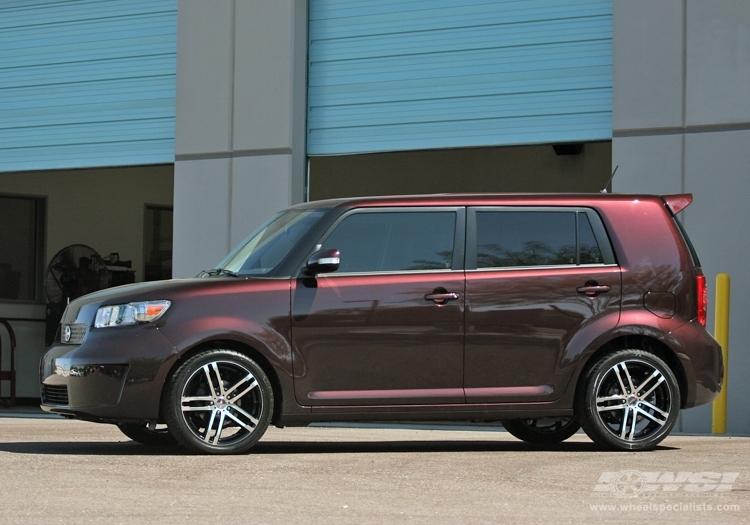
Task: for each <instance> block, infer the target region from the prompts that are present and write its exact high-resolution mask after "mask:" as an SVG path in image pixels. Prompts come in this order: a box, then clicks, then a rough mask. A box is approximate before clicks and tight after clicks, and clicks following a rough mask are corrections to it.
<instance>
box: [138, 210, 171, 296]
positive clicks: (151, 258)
mask: <svg viewBox="0 0 750 525" xmlns="http://www.w3.org/2000/svg"><path fill="white" fill-rule="evenodd" d="M172 213H173V212H172V207H171V206H153V205H150V204H147V205H146V214H145V216H144V220H143V224H144V231H143V259H144V263H145V264H144V266H145V268H144V271H143V280H144V281H159V280H161V279H171V278H172Z"/></svg>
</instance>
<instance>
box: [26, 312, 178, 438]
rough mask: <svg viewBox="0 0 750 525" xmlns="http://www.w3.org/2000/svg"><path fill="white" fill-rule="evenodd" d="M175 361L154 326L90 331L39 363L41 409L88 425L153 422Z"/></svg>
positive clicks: (54, 348)
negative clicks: (93, 422) (165, 383)
mask: <svg viewBox="0 0 750 525" xmlns="http://www.w3.org/2000/svg"><path fill="white" fill-rule="evenodd" d="M176 357H177V352H176V350H175V348H174V346H173V345H172V344H171V343H170V342H169V341H168V340H167V339H166V338H165V337H164V336H163V335H162V334H161V333H160V331H159V330H158V329H157V328H156V327H154V326H153V325H136V326H129V327H116V328H105V329H100V330H92V331H91V332H90V333H88V334H87V335H86V337H85V339H84V341H83V343H82V344H81V345H77V346H76V345H67V344H56V345H54V346H52V347H51V348H50V349H49V350H48V351H47V353H46V354H45V355H44V357H43V358H42V362H41V365H40V380H41V396H42V405H41V406H42V409H43V410H45V411H47V412H53V413H56V414H63V415H67V416H73V417H76V418H78V419H85V420H89V421H101V422H110V423H121V422H128V421H143V420H156V419H158V416H159V403H160V398H161V390H162V386H163V384H164V380H165V378H166V374H167V372H168V370H169V368H170V367H171V364H172V363H173V362H174V360H175V359H176Z"/></svg>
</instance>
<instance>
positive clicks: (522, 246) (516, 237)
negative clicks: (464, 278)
mask: <svg viewBox="0 0 750 525" xmlns="http://www.w3.org/2000/svg"><path fill="white" fill-rule="evenodd" d="M469 220H470V224H469V229H470V232H469V239H470V250H469V254H468V255H469V259H470V260H469V261H468V264H467V268H477V269H482V268H511V267H537V266H578V265H589V264H611V263H614V256H613V254H612V250H611V247H610V246H609V243H608V241H607V240H606V238H605V237H606V234H604V230H603V226H602V225H601V221H600V220H599V217H598V216H597V215H596V214H595V212H594V211H593V210H579V209H570V208H562V209H560V208H558V209H555V208H552V209H538V208H535V209H527V210H519V209H518V208H475V209H473V210H472V212H471V213H470V219H469ZM592 222H594V223H595V226H596V229H598V230H599V232H598V234H597V233H596V232H595V227H594V226H593V225H592ZM472 239H473V240H474V242H471V240H472Z"/></svg>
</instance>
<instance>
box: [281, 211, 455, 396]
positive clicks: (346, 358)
mask: <svg viewBox="0 0 750 525" xmlns="http://www.w3.org/2000/svg"><path fill="white" fill-rule="evenodd" d="M464 224H465V210H464V209H463V208H460V207H450V208H448V207H438V208H415V209H403V208H389V209H383V208H374V209H357V210H353V211H351V212H349V213H347V214H345V215H344V216H343V217H342V218H341V219H340V220H338V221H337V223H336V224H334V226H333V227H332V228H331V231H330V233H328V234H326V235H324V237H323V239H321V242H320V245H319V247H320V248H322V249H328V248H331V249H338V250H339V251H340V253H341V264H340V267H339V269H338V270H337V271H335V272H333V273H329V274H320V275H317V276H304V275H302V276H300V277H299V278H297V279H296V280H293V284H292V342H293V360H294V363H293V365H294V375H295V378H294V387H295V395H296V399H297V402H298V403H300V404H301V405H312V406H316V405H391V404H434V403H463V402H464V394H463V336H464V334H463V330H464V275H463V255H464V254H463V234H464V230H465V228H464Z"/></svg>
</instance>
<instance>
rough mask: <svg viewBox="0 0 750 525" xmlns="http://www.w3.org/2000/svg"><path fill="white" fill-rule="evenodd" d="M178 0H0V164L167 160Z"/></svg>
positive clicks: (24, 166) (3, 167)
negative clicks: (14, 0)
mask: <svg viewBox="0 0 750 525" xmlns="http://www.w3.org/2000/svg"><path fill="white" fill-rule="evenodd" d="M176 54H177V0H128V1H127V2H122V1H107V0H67V1H60V0H29V1H16V2H13V1H7V0H6V1H3V2H2V3H0V171H5V172H7V171H23V170H39V169H59V168H84V167H101V166H124V165H138V164H161V163H171V162H174V134H175V130H174V119H175V71H176Z"/></svg>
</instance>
